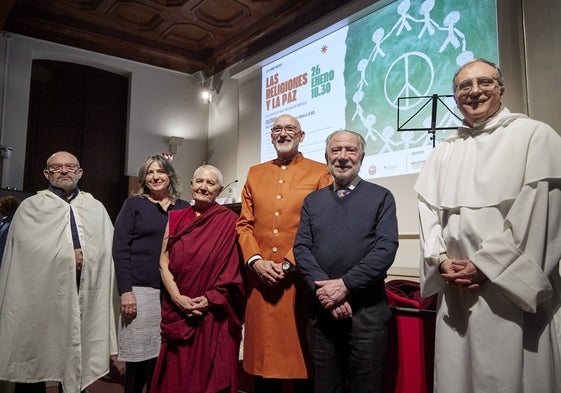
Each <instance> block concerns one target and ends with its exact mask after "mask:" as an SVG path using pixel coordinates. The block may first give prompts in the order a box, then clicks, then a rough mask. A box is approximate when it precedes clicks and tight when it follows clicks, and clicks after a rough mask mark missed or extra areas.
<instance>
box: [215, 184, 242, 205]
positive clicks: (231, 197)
mask: <svg viewBox="0 0 561 393" xmlns="http://www.w3.org/2000/svg"><path fill="white" fill-rule="evenodd" d="M237 182H238V179H236V180H232V181H231V182H230V183H228V184H226V186H225V187H224V188H223V189H222V191H220V194H222V193H223V192H224V190H228V195H226V198H224V203H236V191H234V190H235V188H234V187H232V188H230V186H231V185H232V184H234V183H237ZM220 194H218V195H220Z"/></svg>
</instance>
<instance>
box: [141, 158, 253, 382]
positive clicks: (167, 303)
mask: <svg viewBox="0 0 561 393" xmlns="http://www.w3.org/2000/svg"><path fill="white" fill-rule="evenodd" d="M222 188H223V187H222V174H221V173H220V171H219V170H218V169H217V168H215V167H213V166H211V165H203V166H201V167H199V168H198V169H197V170H196V171H195V174H194V175H193V179H192V180H191V193H192V196H193V199H194V200H195V204H194V205H193V206H191V207H189V208H187V209H184V210H178V211H172V212H170V215H169V221H168V225H167V227H166V232H165V234H164V241H163V245H162V254H161V257H160V270H161V275H162V281H163V283H164V286H165V291H163V301H162V322H161V328H162V333H161V334H162V347H161V350H160V355H159V358H158V361H157V363H156V368H155V371H154V377H153V380H152V388H151V392H152V393H176V392H177V393H216V392H232V393H234V392H237V376H238V351H239V345H240V341H241V321H242V320H243V318H242V313H243V308H244V304H245V291H244V286H243V281H242V275H241V272H240V266H241V264H240V254H239V250H238V246H237V243H236V232H235V225H236V221H237V218H238V217H237V215H236V214H235V213H234V212H232V211H231V210H230V209H228V208H226V207H224V206H221V205H219V204H217V203H216V197H217V196H218V195H219V194H220V192H221V191H222Z"/></svg>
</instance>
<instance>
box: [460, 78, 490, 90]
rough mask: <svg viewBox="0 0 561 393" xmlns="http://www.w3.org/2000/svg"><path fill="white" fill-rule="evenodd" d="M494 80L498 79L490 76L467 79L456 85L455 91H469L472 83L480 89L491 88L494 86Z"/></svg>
mask: <svg viewBox="0 0 561 393" xmlns="http://www.w3.org/2000/svg"><path fill="white" fill-rule="evenodd" d="M495 81H498V79H497V78H493V77H490V76H482V77H479V78H474V79H467V80H464V81H461V82H460V83H458V84H457V85H456V91H464V92H466V91H469V90H471V89H472V88H473V85H474V84H477V86H479V88H480V89H481V90H492V89H493V88H494V87H495Z"/></svg>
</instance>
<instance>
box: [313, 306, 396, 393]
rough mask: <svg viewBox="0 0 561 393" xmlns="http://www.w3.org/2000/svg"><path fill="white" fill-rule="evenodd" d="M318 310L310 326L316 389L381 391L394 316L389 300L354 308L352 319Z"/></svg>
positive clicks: (337, 392) (322, 391) (342, 392)
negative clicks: (337, 316)
mask: <svg viewBox="0 0 561 393" xmlns="http://www.w3.org/2000/svg"><path fill="white" fill-rule="evenodd" d="M316 310H317V312H316V314H315V315H314V316H313V317H312V318H310V320H309V321H308V330H307V335H308V345H309V347H310V352H311V356H312V363H313V365H314V385H315V392H316V393H348V392H352V393H374V392H381V391H382V388H383V380H384V374H385V360H386V348H387V341H388V323H389V320H390V318H391V311H390V309H389V307H388V304H387V301H385V299H384V300H382V301H380V302H378V303H376V304H374V305H367V306H363V307H361V308H358V309H357V310H353V316H352V318H351V319H343V320H335V319H333V318H332V317H331V314H330V313H329V312H328V311H327V310H325V309H320V308H319V307H318V308H316Z"/></svg>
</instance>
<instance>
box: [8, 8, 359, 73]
mask: <svg viewBox="0 0 561 393" xmlns="http://www.w3.org/2000/svg"><path fill="white" fill-rule="evenodd" d="M352 1H353V0H0V28H1V29H2V30H3V31H7V32H12V33H17V34H21V35H25V36H29V37H34V38H39V39H42V40H46V41H51V42H56V43H60V44H64V45H69V46H73V47H78V48H82V49H87V50H91V51H95V52H99V53H104V54H108V55H112V56H117V57H121V58H125V59H129V60H134V61H137V62H141V63H146V64H151V65H154V66H157V67H163V68H168V69H172V70H176V71H180V72H185V73H189V74H192V73H195V72H197V71H202V72H203V73H205V74H207V75H213V74H214V73H216V72H219V71H221V70H223V69H224V68H226V67H228V66H230V65H232V64H234V63H236V62H238V61H240V60H244V59H246V58H248V57H250V56H252V55H254V54H256V53H258V52H260V51H261V50H264V49H266V48H267V47H269V46H270V45H273V44H275V43H277V42H278V41H279V40H281V39H283V38H285V37H287V36H289V35H290V34H292V33H294V32H296V31H297V30H299V29H301V28H304V27H305V26H307V25H309V24H310V23H313V22H315V21H317V20H318V19H320V18H322V17H323V16H325V15H327V14H329V13H331V12H333V11H335V10H337V9H338V8H339V7H342V6H343V5H345V4H347V3H351V2H352Z"/></svg>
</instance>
